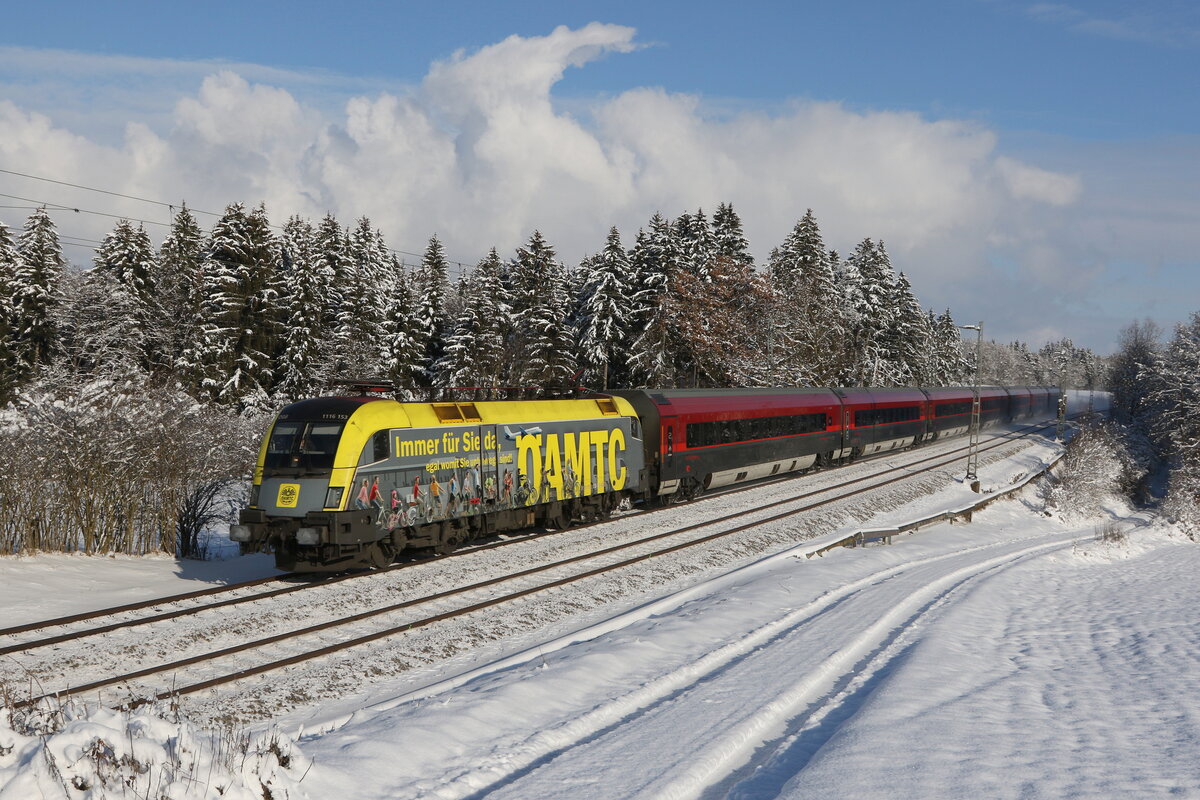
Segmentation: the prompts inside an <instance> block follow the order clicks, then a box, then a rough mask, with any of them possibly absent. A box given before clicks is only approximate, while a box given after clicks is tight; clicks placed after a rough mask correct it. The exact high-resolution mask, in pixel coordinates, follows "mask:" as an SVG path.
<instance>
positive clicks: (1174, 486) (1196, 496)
mask: <svg viewBox="0 0 1200 800" xmlns="http://www.w3.org/2000/svg"><path fill="white" fill-rule="evenodd" d="M1163 511H1164V512H1165V513H1166V515H1167V518H1168V519H1170V520H1171V521H1172V522H1173V523H1174V524H1175V525H1176V526H1177V527H1178V528H1179V529H1180V530H1181V531H1183V532H1184V533H1185V534H1187V536H1188V538H1189V539H1191V540H1192V541H1200V454H1196V455H1192V457H1190V458H1186V459H1184V460H1183V462H1182V463H1181V464H1179V466H1177V467H1176V468H1175V469H1174V470H1172V471H1171V477H1170V480H1169V482H1168V483H1167V497H1166V500H1164V501H1163Z"/></svg>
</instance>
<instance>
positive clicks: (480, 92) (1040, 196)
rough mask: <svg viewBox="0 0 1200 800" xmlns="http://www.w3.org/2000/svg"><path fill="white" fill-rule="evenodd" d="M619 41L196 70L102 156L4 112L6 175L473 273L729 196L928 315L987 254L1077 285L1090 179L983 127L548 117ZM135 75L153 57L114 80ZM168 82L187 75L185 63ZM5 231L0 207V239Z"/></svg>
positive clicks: (985, 269) (989, 276)
mask: <svg viewBox="0 0 1200 800" xmlns="http://www.w3.org/2000/svg"><path fill="white" fill-rule="evenodd" d="M634 37H635V31H634V30H633V29H631V28H627V27H623V26H618V25H606V24H600V23H592V24H590V25H587V26H585V27H583V28H580V29H577V30H571V29H568V28H565V27H560V28H557V29H555V30H554V31H553V32H551V33H550V34H549V35H547V36H541V37H520V36H511V37H509V38H507V39H505V40H504V41H502V42H498V43H496V44H493V45H490V46H487V47H483V48H481V49H479V50H477V51H475V52H470V53H468V52H459V53H456V54H454V55H453V56H452V57H451V58H449V59H446V60H444V61H440V62H437V63H434V64H433V65H431V67H430V69H429V71H428V74H427V75H426V76H425V78H424V80H423V81H422V82H421V83H420V84H419V85H416V86H411V87H403V86H401V87H396V88H395V89H394V90H392V91H363V92H358V91H353V92H350V93H349V97H348V99H346V100H345V101H344V103H342V104H341V106H340V107H338V108H336V110H334V111H330V109H329V108H328V107H327V104H322V103H314V102H312V101H311V100H310V98H309V94H308V88H311V87H306V86H305V85H303V81H302V80H299V79H294V77H293V76H291V75H290V74H285V73H279V74H275V73H272V72H271V71H270V70H268V69H265V68H264V69H250V68H245V69H243V68H241V67H231V66H229V65H219V66H217V67H215V68H214V67H213V66H212V65H209V67H210V69H209V71H208V72H207V73H206V75H205V76H204V77H203V78H202V80H200V79H198V83H199V87H198V89H197V88H191V89H188V90H186V91H179V92H177V95H176V97H175V98H174V100H173V101H172V106H171V108H170V109H169V110H168V111H167V112H166V113H165V114H164V116H163V118H159V117H155V116H153V115H151V116H145V115H143V116H139V115H138V114H136V113H131V116H132V120H131V121H128V124H126V125H125V127H124V130H123V131H122V134H121V137H120V139H119V141H116V142H106V141H104V140H103V139H102V138H101V137H97V136H95V135H94V134H91V133H90V132H89V131H87V130H83V131H79V132H71V131H69V130H68V129H67V128H66V126H63V125H60V124H56V123H54V122H52V121H51V119H50V117H49V116H47V115H46V114H44V113H39V112H36V111H30V110H27V109H26V108H23V107H22V106H21V105H19V104H17V103H13V102H0V166H3V167H4V168H6V169H13V170H17V171H21V172H28V173H32V174H38V175H44V176H48V177H53V178H59V179H62V180H68V181H71V182H75V183H82V184H87V185H92V186H100V187H104V188H106V189H110V190H112V191H116V192H120V193H124V194H132V195H138V196H141V197H151V198H162V199H165V200H168V201H170V202H178V201H179V200H183V199H186V200H187V201H188V203H189V204H190V205H192V206H193V207H197V208H202V209H213V210H220V209H221V208H222V207H223V206H224V204H226V203H228V202H231V201H235V200H240V201H245V202H249V203H257V202H260V201H262V202H266V203H267V207H268V210H269V211H270V212H271V214H272V216H273V218H274V219H275V220H276V221H277V222H282V221H283V219H284V218H286V217H287V216H288V215H291V214H301V215H303V216H309V217H317V216H320V215H322V214H324V213H325V212H326V211H331V212H333V213H335V214H336V215H338V216H339V217H340V218H341V219H342V220H343V221H345V222H350V221H351V220H352V219H354V218H356V217H358V216H361V215H364V214H365V215H367V216H369V217H370V218H371V219H372V220H373V221H374V222H375V224H377V225H378V226H379V227H380V228H382V229H383V231H384V233H385V235H386V236H387V238H388V241H389V243H390V244H392V245H393V246H394V247H396V248H397V249H400V250H404V251H408V252H418V251H420V250H421V249H422V248H423V246H424V243H425V241H427V239H428V237H429V236H430V235H431V234H433V233H437V234H438V235H439V237H441V238H442V240H443V241H444V242H446V244H447V247H448V250H449V252H450V254H451V256H452V257H454V258H457V259H460V260H463V261H468V262H473V261H475V260H476V259H478V258H479V257H480V256H481V255H483V254H484V253H485V252H486V250H487V248H489V247H491V246H493V245H495V246H497V247H498V248H499V249H501V251H503V252H511V251H512V249H513V248H514V247H516V246H517V245H518V244H520V243H521V242H523V241H524V240H525V239H526V238H527V237H528V235H529V233H530V232H531V231H532V230H533V229H534V228H538V229H540V230H541V231H542V232H543V233H544V234H545V235H546V236H547V237H548V238H549V240H550V241H551V242H552V243H553V244H554V245H556V247H557V248H558V250H559V253H560V255H561V256H562V257H564V258H566V259H568V260H577V259H578V258H579V257H580V256H582V255H583V254H585V253H588V252H594V251H596V250H598V249H599V248H600V247H601V246H602V244H603V241H604V235H605V233H606V232H607V230H608V227H609V225H612V224H615V225H617V226H618V227H619V228H620V229H621V231H622V232H623V233H624V234H625V236H626V239H627V241H628V242H632V239H633V235H634V233H635V232H636V230H637V228H638V226H640V225H644V224H645V222H646V220H647V219H648V218H649V217H650V215H651V214H653V213H654V212H655V211H656V210H661V211H663V212H664V213H666V214H668V215H670V216H674V215H677V214H679V213H680V212H682V211H685V210H694V209H696V208H697V207H704V208H705V210H707V211H709V212H711V211H712V210H714V209H715V207H716V204H717V203H718V202H722V201H731V202H733V203H734V205H735V207H736V208H737V209H738V211H739V212H740V214H741V215H742V218H743V221H744V222H745V223H746V227H747V234H748V236H749V238H750V240H751V243H752V245H753V247H754V248H755V251H756V255H758V256H759V257H760V258H762V257H765V255H766V253H767V251H769V249H770V248H771V247H772V246H774V245H775V244H777V243H778V242H779V241H781V240H782V238H783V237H784V236H785V235H786V233H787V232H788V231H789V230H790V228H791V226H792V224H793V223H794V222H795V220H796V219H797V218H798V217H799V216H801V215H802V214H803V213H804V210H805V209H806V208H809V207H811V208H813V209H814V210H815V211H816V214H817V217H818V220H819V221H820V222H821V224H822V228H823V230H824V232H825V235H826V238H827V241H828V243H829V244H830V246H832V247H837V248H838V249H840V250H842V251H843V252H845V251H847V250H848V249H849V248H851V247H853V246H854V244H855V243H856V242H857V241H858V240H860V239H862V238H863V237H864V236H871V237H875V238H882V239H884V240H885V241H886V242H887V244H888V247H889V250H890V251H891V252H892V254H893V258H894V260H895V261H896V263H897V264H898V266H899V267H901V268H903V269H906V270H907V271H908V272H909V273H910V275H912V276H913V278H914V281H915V284H916V288H917V290H918V292H919V293H920V294H921V296H922V298H923V299H925V300H926V301H927V302H930V303H933V304H935V305H939V306H941V305H945V304H949V303H955V307H956V308H960V307H961V306H960V305H958V303H959V302H961V301H962V300H963V298H970V297H973V296H974V297H978V295H979V294H980V289H981V287H982V286H983V285H984V282H985V281H993V282H994V280H995V277H996V276H995V273H996V270H997V263H998V261H997V254H998V253H999V254H1001V256H1000V261H999V263H1011V264H1020V263H1022V258H1023V255H1024V254H1028V255H1029V256H1030V258H1031V259H1032V261H1031V263H1036V265H1037V269H1036V270H1034V271H1032V272H1030V271H1028V270H1024V269H1023V268H1021V267H1014V268H1012V269H1009V272H1010V273H1012V275H1011V279H1012V280H1013V281H1014V282H1017V283H1019V282H1020V281H1023V280H1032V281H1034V282H1035V283H1037V284H1040V285H1044V286H1047V287H1054V288H1056V289H1057V287H1059V286H1061V285H1063V283H1064V282H1065V281H1066V280H1068V279H1071V280H1079V279H1080V277H1081V272H1080V271H1079V270H1078V268H1077V267H1076V265H1074V264H1073V263H1072V261H1071V259H1070V258H1069V257H1066V256H1065V255H1064V254H1063V253H1062V252H1061V250H1060V249H1058V248H1057V246H1056V242H1055V239H1054V231H1055V230H1056V227H1055V226H1056V225H1059V224H1061V215H1063V214H1066V213H1068V212H1069V211H1070V209H1071V208H1072V207H1074V206H1075V205H1077V204H1078V203H1079V201H1080V198H1081V196H1082V194H1083V191H1084V186H1085V184H1084V182H1083V181H1082V180H1081V179H1080V177H1078V176H1077V175H1076V174H1065V173H1062V172H1057V171H1052V170H1048V169H1045V168H1044V167H1038V166H1034V165H1031V164H1026V163H1023V162H1021V161H1018V160H1016V159H1014V158H1012V157H1009V156H1005V155H1001V154H999V153H998V152H997V136H996V134H995V133H994V132H993V131H991V130H988V129H987V128H985V127H982V126H980V125H978V124H975V123H971V122H965V121H955V120H937V121H931V120H928V119H925V118H923V117H921V116H920V115H917V114H913V113H907V112H896V111H872V112H862V111H854V110H850V109H848V108H846V107H844V106H842V105H840V104H837V103H822V102H795V103H791V104H788V105H786V106H784V107H782V108H774V109H771V110H770V111H740V112H737V113H730V114H722V115H713V114H710V113H708V109H707V108H706V106H705V100H704V98H702V97H698V96H692V95H683V94H673V93H669V92H666V91H663V90H661V89H657V88H648V87H639V88H634V89H631V90H628V91H625V92H623V93H620V94H617V95H615V96H612V97H607V98H602V99H595V100H592V101H589V102H587V103H584V104H580V103H573V104H572V108H573V109H575V110H576V114H572V113H568V112H567V111H565V110H563V108H562V107H561V105H559V104H556V102H555V97H554V87H555V85H556V83H557V82H558V81H559V80H560V79H561V78H562V76H563V74H564V72H565V71H566V70H568V69H571V68H583V67H586V65H587V64H588V63H589V62H591V61H593V60H595V59H597V58H600V57H603V56H605V55H608V54H614V55H616V56H619V54H621V53H625V52H629V51H630V50H632V49H634V48H636V47H637V46H638V45H637V43H636V42H635V41H634ZM4 58H5V51H4V50H3V49H0V62H3V59H4ZM81 58H82V57H81ZM97 58H99V57H87V58H83V61H84V63H87V64H89V65H90V64H92V62H93V61H94V60H95V59H97ZM200 66H203V65H202V64H201V65H200ZM139 67H141V68H146V67H148V64H146V63H142V62H136V63H129V62H128V61H121V62H120V63H119V64H117V65H115V66H110V67H109V69H110V70H111V69H121V70H130V71H136V69H137V68H139ZM174 69H175V70H176V71H177V72H179V73H181V74H185V75H188V76H192V75H194V74H195V71H196V69H197V64H196V63H195V62H189V63H187V64H184V65H183V66H179V65H176V66H175V67H174ZM164 72H167V73H170V72H171V70H170V69H167V70H164ZM330 82H331V81H330V80H329V79H327V78H323V77H319V78H318V79H315V80H314V81H313V85H318V86H320V87H325V88H327V87H328V84H329V83H330ZM322 97H325V95H322ZM164 119H165V120H166V121H165V122H164V121H163V120H164ZM12 180H18V179H12ZM5 185H7V186H18V184H16V183H12V182H6V183H5ZM18 188H19V189H21V191H13V192H11V193H12V194H22V192H24V193H26V194H25V195H24V196H31V197H43V198H45V199H51V200H53V201H55V202H60V203H63V204H67V205H72V204H77V205H80V206H86V207H91V208H101V209H104V210H110V211H113V213H119V214H129V215H130V216H134V217H142V218H146V217H147V215H153V214H157V215H158V217H157V218H158V219H161V220H162V221H166V218H167V212H166V211H165V210H156V209H154V208H153V207H150V208H147V207H146V206H138V205H136V204H132V203H127V202H125V201H119V200H117V199H114V198H105V197H98V196H96V195H87V194H81V193H72V192H70V191H68V190H66V189H63V188H61V187H49V186H46V185H39V184H35V183H26V184H20V185H19V186H18ZM1056 215H1059V216H1056ZM13 216H14V215H13V214H11V213H9V214H3V213H2V212H0V218H5V219H6V221H8V222H10V224H12V223H15V222H19V219H13ZM111 222H112V221H111V220H109V219H92V220H85V219H83V218H82V217H78V218H77V217H76V216H74V215H71V216H69V217H68V218H65V219H62V220H61V221H60V224H62V226H63V228H64V229H66V230H68V231H69V232H70V233H72V234H74V235H77V236H91V237H93V238H98V237H99V236H101V235H102V233H103V232H104V231H105V230H107V229H108V228H109V227H111ZM1083 279H1084V280H1088V279H1091V278H1089V276H1088V275H1087V274H1083ZM1014 285H1015V284H1014ZM998 335H1003V333H999V334H998Z"/></svg>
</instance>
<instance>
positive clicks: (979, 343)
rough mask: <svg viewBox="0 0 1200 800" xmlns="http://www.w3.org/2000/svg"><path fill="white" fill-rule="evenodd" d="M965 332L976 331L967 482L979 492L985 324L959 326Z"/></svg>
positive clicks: (973, 489)
mask: <svg viewBox="0 0 1200 800" xmlns="http://www.w3.org/2000/svg"><path fill="white" fill-rule="evenodd" d="M958 327H960V328H962V329H963V330H964V331H975V333H976V337H975V399H974V401H973V402H972V403H971V436H970V446H969V447H968V448H967V480H968V481H970V482H971V489H972V491H976V492H978V491H979V428H980V421H981V420H980V418H981V412H982V405H983V403H982V401H981V398H980V396H979V395H980V388H981V387H980V385H979V378H980V368H981V361H982V359H983V322H982V321H980V323H979V324H978V325H959V326H958Z"/></svg>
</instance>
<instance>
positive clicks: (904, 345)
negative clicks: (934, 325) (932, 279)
mask: <svg viewBox="0 0 1200 800" xmlns="http://www.w3.org/2000/svg"><path fill="white" fill-rule="evenodd" d="M889 305H890V306H891V307H892V309H893V312H894V316H893V317H892V320H891V326H890V327H889V328H888V329H887V330H886V331H884V339H883V341H884V349H885V351H886V357H885V359H884V362H883V363H884V364H886V365H887V367H888V374H886V375H881V376H880V382H881V384H882V385H884V386H927V385H929V384H930V378H931V376H932V374H933V370H932V369H931V366H930V351H931V345H932V338H933V331H932V329H930V328H929V321H928V318H927V317H926V315H925V311H924V309H922V308H921V304H920V303H919V302H918V301H917V298H916V296H915V295H914V294H913V292H912V284H910V283H909V281H908V277H907V276H906V275H905V274H904V273H903V272H901V273H900V274H899V276H898V277H897V278H896V282H895V284H894V285H893V286H892V296H891V300H890V302H889Z"/></svg>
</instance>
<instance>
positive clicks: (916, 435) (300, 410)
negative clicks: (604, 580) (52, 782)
mask: <svg viewBox="0 0 1200 800" xmlns="http://www.w3.org/2000/svg"><path fill="white" fill-rule="evenodd" d="M1058 399H1059V391H1058V390H1057V389H1054V388H1045V387H984V388H982V389H980V390H979V403H980V423H981V425H982V426H984V427H987V426H990V425H997V424H1000V423H1002V422H1009V421H1020V420H1026V419H1045V418H1049V417H1051V416H1053V415H1054V414H1055V413H1056V409H1057V406H1058ZM974 402H975V391H974V390H973V389H969V388H941V389H863V388H859V389H814V388H795V389H791V388H788V389H666V390H635V391H621V392H613V393H610V394H604V395H594V396H589V397H585V398H581V399H572V400H532V401H493V402H474V403H455V402H446V403H402V402H397V401H396V400H393V399H390V398H388V397H384V396H381V395H380V394H377V393H376V394H372V393H369V392H365V391H364V393H363V394H362V395H361V396H354V397H320V398H314V399H311V400H303V401H300V402H298V403H293V404H292V405H289V406H287V407H286V408H284V409H283V410H282V411H281V412H280V413H279V415H278V417H277V418H276V419H275V421H274V423H273V424H272V426H271V430H270V431H269V432H268V434H267V436H266V437H265V438H264V440H263V443H262V447H261V449H260V452H259V457H258V464H257V467H256V469H255V474H254V486H253V490H252V494H251V499H250V505H249V507H248V508H246V509H243V511H242V512H241V517H240V520H239V524H238V525H234V526H233V527H232V528H231V529H230V538H232V539H233V540H235V541H238V542H241V543H242V547H243V550H245V551H253V550H271V551H273V552H274V553H275V559H276V564H277V566H278V567H279V568H280V569H284V570H289V571H305V572H308V571H323V570H345V569H351V568H360V567H369V566H376V567H380V566H384V565H386V564H388V563H390V562H391V561H392V559H393V558H394V557H395V556H396V554H397V553H399V552H400V551H402V550H405V549H409V548H432V549H435V550H438V551H446V550H449V549H452V548H454V547H455V546H457V545H458V544H461V543H462V542H466V541H469V540H471V539H477V538H479V537H481V536H485V535H487V534H491V533H497V532H502V531H510V530H519V529H523V528H529V527H534V526H538V525H544V526H548V527H555V528H561V527H565V526H567V525H569V524H571V522H572V521H575V520H588V519H598V518H603V517H606V516H607V515H608V514H610V513H611V512H612V510H613V509H614V508H616V506H617V505H618V504H619V503H621V502H622V501H624V500H627V499H628V500H631V501H632V502H635V503H647V502H674V501H682V500H688V499H691V498H694V497H696V496H697V495H699V494H701V493H703V492H704V491H706V490H709V489H715V488H719V487H722V486H729V485H732V484H737V483H742V482H745V481H750V480H755V479H757V478H764V477H768V476H771V475H780V474H785V473H790V472H798V471H801V470H806V469H809V468H812V467H814V466H832V465H835V464H838V463H841V462H844V461H848V460H851V459H854V458H857V457H860V456H864V455H870V454H873V453H880V452H885V451H889V450H897V449H902V448H907V447H911V446H913V445H916V444H920V443H922V442H927V441H932V440H934V439H939V438H945V437H950V436H959V435H962V434H965V433H966V432H967V431H968V429H969V426H970V421H971V414H972V405H973V403H974Z"/></svg>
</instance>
